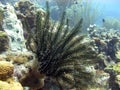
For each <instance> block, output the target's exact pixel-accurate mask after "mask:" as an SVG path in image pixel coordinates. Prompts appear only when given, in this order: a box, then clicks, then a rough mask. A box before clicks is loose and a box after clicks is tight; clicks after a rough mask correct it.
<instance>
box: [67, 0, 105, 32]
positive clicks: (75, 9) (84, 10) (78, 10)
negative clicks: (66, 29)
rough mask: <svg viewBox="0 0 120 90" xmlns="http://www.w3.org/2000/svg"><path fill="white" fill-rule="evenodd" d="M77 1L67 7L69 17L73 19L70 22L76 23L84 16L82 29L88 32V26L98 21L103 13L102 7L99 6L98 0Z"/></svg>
mask: <svg viewBox="0 0 120 90" xmlns="http://www.w3.org/2000/svg"><path fill="white" fill-rule="evenodd" d="M76 1H77V2H76V3H74V4H72V5H71V6H70V7H69V8H67V9H66V11H67V17H68V18H69V19H70V20H71V21H70V24H71V25H73V26H74V25H75V24H76V23H77V22H78V21H79V19H78V18H83V19H84V21H83V27H82V31H83V32H84V33H86V31H87V28H88V27H89V25H90V24H94V23H96V22H97V21H98V19H99V17H100V16H101V15H102V14H103V13H101V10H103V9H102V7H99V5H98V2H97V0H96V1H95V2H94V1H89V0H76Z"/></svg>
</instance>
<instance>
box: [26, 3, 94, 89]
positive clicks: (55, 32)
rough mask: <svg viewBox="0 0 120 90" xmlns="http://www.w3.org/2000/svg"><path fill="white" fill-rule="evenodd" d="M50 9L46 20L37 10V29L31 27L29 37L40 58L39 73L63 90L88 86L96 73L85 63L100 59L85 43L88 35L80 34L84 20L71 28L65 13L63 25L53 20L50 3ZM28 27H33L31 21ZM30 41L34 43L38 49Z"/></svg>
mask: <svg viewBox="0 0 120 90" xmlns="http://www.w3.org/2000/svg"><path fill="white" fill-rule="evenodd" d="M46 11H47V13H46V17H45V20H42V17H41V13H40V12H38V13H37V15H36V29H35V31H34V32H30V30H29V39H28V40H27V41H28V43H29V44H28V45H29V48H30V49H31V51H33V52H34V53H35V54H36V56H37V58H38V62H39V65H38V66H39V67H38V70H39V72H40V73H42V74H45V75H46V76H47V77H49V78H52V79H54V80H55V81H56V82H57V83H58V85H59V86H60V88H61V90H63V89H62V88H63V87H65V88H73V87H83V86H87V85H88V84H90V83H91V82H92V74H91V73H90V72H89V71H87V70H86V69H85V65H89V64H90V63H93V62H94V60H96V53H95V52H94V51H93V50H92V49H91V47H90V46H89V43H83V42H82V41H83V39H84V37H85V36H84V35H81V34H80V31H81V27H82V21H83V19H80V21H79V22H78V23H77V24H76V25H75V26H74V27H73V28H72V29H71V28H70V26H69V20H68V19H67V20H66V19H65V12H64V13H63V15H62V18H61V21H60V24H57V25H56V22H54V23H53V24H52V23H51V22H50V12H49V5H48V2H47V10H46ZM26 23H27V22H26ZM26 26H27V28H28V29H30V28H29V24H26ZM30 43H34V46H35V47H36V50H34V49H33V48H32V46H31V44H30ZM91 60H92V62H91ZM83 64H84V65H83ZM81 73H82V74H81ZM88 79H89V81H88ZM64 83H65V84H64ZM79 83H80V84H79Z"/></svg>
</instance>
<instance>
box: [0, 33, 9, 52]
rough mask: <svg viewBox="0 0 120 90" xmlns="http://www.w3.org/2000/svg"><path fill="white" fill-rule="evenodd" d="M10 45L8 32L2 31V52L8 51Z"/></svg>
mask: <svg viewBox="0 0 120 90" xmlns="http://www.w3.org/2000/svg"><path fill="white" fill-rule="evenodd" d="M8 47H9V39H8V36H7V33H6V32H3V31H0V53H2V52H4V51H6V50H7V49H8Z"/></svg>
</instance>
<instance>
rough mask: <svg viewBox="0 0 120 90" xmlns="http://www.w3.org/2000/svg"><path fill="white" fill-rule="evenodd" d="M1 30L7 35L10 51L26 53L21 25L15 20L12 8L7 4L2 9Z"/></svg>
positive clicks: (15, 16)
mask: <svg viewBox="0 0 120 90" xmlns="http://www.w3.org/2000/svg"><path fill="white" fill-rule="evenodd" d="M3 30H4V31H5V32H7V34H8V37H9V40H10V42H9V45H10V50H11V51H27V50H26V46H25V39H24V36H23V27H22V23H21V21H20V20H19V19H18V18H17V15H16V13H15V10H14V7H13V6H11V5H9V4H7V5H6V7H5V9H4V19H3Z"/></svg>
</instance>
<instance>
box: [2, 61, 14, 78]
mask: <svg viewBox="0 0 120 90" xmlns="http://www.w3.org/2000/svg"><path fill="white" fill-rule="evenodd" d="M13 69H14V65H13V64H12V63H10V62H7V61H0V79H6V78H8V77H11V76H12V74H13Z"/></svg>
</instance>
